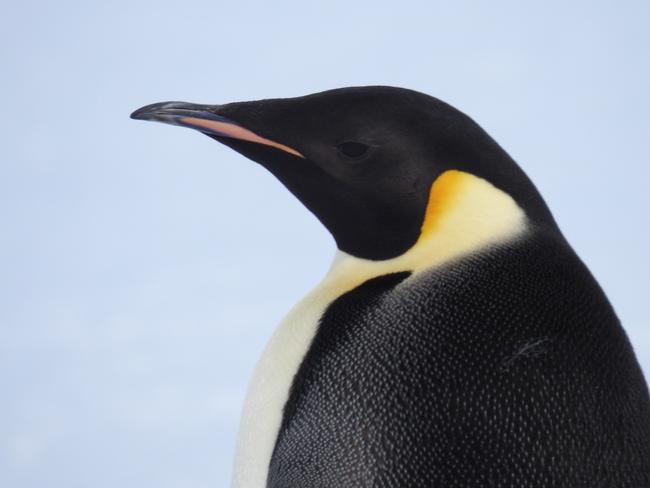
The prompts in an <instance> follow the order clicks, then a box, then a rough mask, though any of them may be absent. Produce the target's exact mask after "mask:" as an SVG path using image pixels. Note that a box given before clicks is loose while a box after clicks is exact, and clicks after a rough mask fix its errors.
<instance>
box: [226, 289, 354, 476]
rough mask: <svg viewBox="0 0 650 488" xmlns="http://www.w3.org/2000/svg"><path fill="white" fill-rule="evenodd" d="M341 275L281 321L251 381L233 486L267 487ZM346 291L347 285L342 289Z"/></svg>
mask: <svg viewBox="0 0 650 488" xmlns="http://www.w3.org/2000/svg"><path fill="white" fill-rule="evenodd" d="M342 286H345V285H342V284H341V283H340V281H339V280H327V279H326V280H325V281H324V282H323V283H322V284H321V285H319V286H318V287H317V288H316V289H314V290H313V291H312V292H311V293H309V294H308V295H307V296H306V297H305V298H303V300H302V301H300V302H299V303H298V304H297V305H296V306H295V307H294V308H293V309H292V310H291V311H290V312H289V314H288V315H287V316H286V317H285V319H284V320H283V321H282V322H281V323H280V325H279V326H278V328H277V329H276V331H275V332H274V334H273V336H272V337H271V339H270V341H269V343H268V344H267V346H266V349H265V350H264V353H263V354H262V357H261V358H260V360H259V362H258V364H257V366H256V368H255V372H254V374H253V378H252V380H251V382H250V384H249V388H248V394H247V397H246V401H245V405H244V409H243V413H242V418H241V424H240V432H239V439H238V446H237V453H236V457H235V466H234V474H233V484H232V486H233V488H262V487H265V486H267V476H268V472H269V464H270V462H271V457H272V453H273V450H274V447H275V445H276V441H277V436H278V432H279V430H280V426H281V423H282V419H283V413H284V408H285V405H286V403H287V401H288V399H289V396H290V390H291V386H292V384H293V381H294V378H295V376H296V373H297V372H298V370H299V369H300V365H301V363H302V361H303V359H304V357H305V355H306V354H307V352H308V350H309V348H310V345H311V343H312V340H313V338H314V336H315V335H316V332H317V329H318V324H319V321H320V319H321V317H322V315H323V313H324V312H325V310H326V309H327V307H328V306H329V305H330V304H331V303H332V302H333V301H334V300H335V299H336V298H337V296H338V295H340V294H341V293H342V291H341V290H342V288H341V287H342ZM343 290H345V288H343Z"/></svg>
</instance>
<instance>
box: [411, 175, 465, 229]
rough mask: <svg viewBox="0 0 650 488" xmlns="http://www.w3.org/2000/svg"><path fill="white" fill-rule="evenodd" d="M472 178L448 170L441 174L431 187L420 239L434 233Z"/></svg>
mask: <svg viewBox="0 0 650 488" xmlns="http://www.w3.org/2000/svg"><path fill="white" fill-rule="evenodd" d="M472 178H474V177H473V176H472V175H470V174H469V173H464V172H462V171H458V170H449V171H445V172H444V173H442V174H441V175H440V176H438V178H437V179H436V180H435V181H434V182H433V184H432V185H431V191H430V192H429V202H428V204H427V209H426V213H425V215H424V221H423V223H422V231H421V232H420V239H422V238H423V237H424V236H427V235H430V234H431V233H432V232H435V230H436V227H439V225H440V221H441V220H442V218H443V217H444V215H445V214H447V213H448V212H449V210H450V209H451V208H453V206H454V204H455V203H456V202H457V201H458V198H459V196H460V195H461V193H462V192H463V187H464V186H467V185H469V184H470V183H471V179H472Z"/></svg>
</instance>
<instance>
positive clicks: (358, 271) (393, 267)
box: [232, 171, 526, 488]
mask: <svg viewBox="0 0 650 488" xmlns="http://www.w3.org/2000/svg"><path fill="white" fill-rule="evenodd" d="M525 228H526V219H525V215H524V213H523V211H522V210H521V209H520V208H519V207H518V206H517V204H516V203H515V202H514V200H512V198H511V197H510V196H508V195H507V194H505V193H503V192H501V191H500V190H498V189H496V188H495V187H494V186H492V185H491V184H490V183H488V182H486V181H485V180H482V179H480V178H477V177H475V176H472V175H469V174H467V173H461V172H459V171H448V172H446V173H444V174H443V175H441V176H440V177H439V178H438V179H437V180H436V182H435V183H434V184H433V186H432V189H431V195H430V199H429V207H428V208H427V214H426V217H425V221H424V223H423V226H422V234H421V236H420V239H419V240H418V241H417V243H416V244H415V245H414V246H413V247H412V248H411V249H409V250H408V251H407V252H406V253H404V254H403V255H401V256H398V257H396V258H393V259H389V260H385V261H369V260H365V259H359V258H355V257H353V256H350V255H348V254H345V253H342V252H339V253H338V254H337V256H336V258H335V260H334V263H333V264H332V267H331V269H330V271H329V273H328V274H327V276H326V277H325V278H324V279H323V281H322V282H321V283H320V284H319V285H318V286H317V287H316V288H315V289H314V290H313V291H312V292H311V293H309V294H308V295H307V296H306V297H305V298H304V299H303V300H302V301H301V302H300V303H298V304H297V305H296V306H295V307H294V308H293V309H292V310H291V312H289V314H288V315H287V317H286V318H285V319H284V320H283V321H282V323H281V324H280V325H279V327H278V328H277V329H276V331H275V333H274V334H273V336H272V337H271V340H270V341H269V344H268V345H267V347H266V350H265V351H264V353H263V355H262V358H261V359H260V361H259V363H258V365H257V367H256V369H255V373H254V375H253V379H252V381H251V383H250V386H249V392H248V396H247V398H246V403H245V406H244V410H243V415H242V421H241V427H240V437H239V443H238V448H237V454H236V458H235V470H234V476H233V484H232V486H233V488H263V487H265V486H266V478H267V473H268V468H269V463H270V460H271V455H272V452H273V448H274V447H275V442H276V438H277V435H278V431H279V428H280V424H281V422H282V413H283V412H282V410H283V407H284V405H285V403H286V401H287V399H288V396H289V390H290V387H291V384H292V381H293V378H294V375H295V374H296V372H297V371H298V368H299V366H300V364H301V362H302V360H303V358H304V356H305V354H306V353H307V350H308V349H309V346H310V344H311V342H312V339H313V337H314V335H315V333H316V330H317V326H318V322H319V320H320V318H321V316H322V315H323V312H324V311H325V310H326V309H327V307H328V306H329V304H330V303H332V301H334V300H335V299H336V298H338V297H339V296H341V295H342V294H344V293H346V292H348V291H350V290H352V289H354V288H356V287H357V286H359V285H360V284H362V283H363V282H365V281H367V280H369V279H371V278H374V277H376V276H381V275H385V274H389V273H396V272H401V271H411V272H412V273H413V274H412V275H411V277H409V278H408V280H413V279H417V275H418V274H419V273H420V272H422V271H424V270H426V269H428V268H431V267H433V266H439V265H441V264H443V263H446V262H449V261H451V260H453V259H457V258H459V257H461V256H465V255H467V254H469V253H472V252H476V251H478V250H480V249H482V248H485V247H486V246H489V245H491V244H494V243H497V242H503V241H505V240H509V239H513V238H516V237H517V236H519V235H521V233H522V232H523V231H524V230H525ZM408 280H407V281H408ZM405 283H407V282H405Z"/></svg>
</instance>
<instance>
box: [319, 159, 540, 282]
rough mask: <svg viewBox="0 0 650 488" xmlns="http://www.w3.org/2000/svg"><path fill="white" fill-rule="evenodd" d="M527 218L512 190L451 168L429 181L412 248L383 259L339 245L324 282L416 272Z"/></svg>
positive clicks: (521, 225) (518, 229)
mask: <svg viewBox="0 0 650 488" xmlns="http://www.w3.org/2000/svg"><path fill="white" fill-rule="evenodd" d="M526 221H527V219H526V215H525V213H524V211H523V210H522V209H521V207H519V206H518V205H517V203H516V202H515V201H514V199H513V198H512V197H511V196H510V195H508V194H506V193H505V192H503V191H501V190H500V189H498V188H496V187H495V186H494V185H492V184H491V183H489V182H488V181H486V180H484V179H482V178H479V177H477V176H474V175H472V174H470V173H466V172H463V171H458V170H449V171H446V172H444V173H442V174H441V175H440V176H439V177H438V178H437V179H436V180H435V181H434V182H433V184H432V185H431V190H430V193H429V200H428V204H427V208H426V212H425V216H424V220H423V223H422V228H421V232H420V236H419V238H418V240H417V241H416V243H415V244H414V245H413V246H412V247H411V248H410V249H408V250H407V251H406V252H405V253H404V254H402V255H400V256H397V257H395V258H391V259H386V260H381V261H373V260H368V259H362V258H357V257H355V256H351V255H349V254H347V253H345V252H342V251H338V252H337V255H336V257H335V259H334V262H333V263H332V267H331V268H330V271H329V273H328V275H327V276H326V277H325V280H324V282H323V284H324V285H326V284H327V285H331V286H333V287H334V288H337V289H338V290H337V291H338V292H339V293H345V292H346V291H349V290H352V289H353V288H356V287H357V286H358V285H360V284H362V283H363V282H365V281H367V280H369V279H372V278H375V277H377V276H382V275H386V274H390V273H399V272H404V271H407V272H411V273H412V275H413V276H415V275H417V274H418V273H420V272H422V271H425V270H427V269H429V268H432V267H436V266H441V265H443V264H446V263H448V262H451V261H454V260H456V259H459V258H461V257H463V256H466V255H469V254H473V253H477V252H481V251H483V250H485V249H486V248H488V247H490V246H492V245H496V244H498V243H501V242H505V241H508V240H511V239H514V238H516V237H517V236H519V235H520V234H522V233H523V232H524V231H525V229H526ZM413 276H412V277H413Z"/></svg>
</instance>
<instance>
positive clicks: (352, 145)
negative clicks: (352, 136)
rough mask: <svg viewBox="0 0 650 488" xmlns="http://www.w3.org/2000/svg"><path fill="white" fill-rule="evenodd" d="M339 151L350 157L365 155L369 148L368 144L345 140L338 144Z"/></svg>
mask: <svg viewBox="0 0 650 488" xmlns="http://www.w3.org/2000/svg"><path fill="white" fill-rule="evenodd" d="M338 148H339V151H341V153H342V154H344V155H345V156H347V157H349V158H358V157H359V156H363V155H364V154H365V152H366V151H367V150H368V146H366V145H365V144H361V143H360V142H343V143H341V144H339V145H338Z"/></svg>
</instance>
